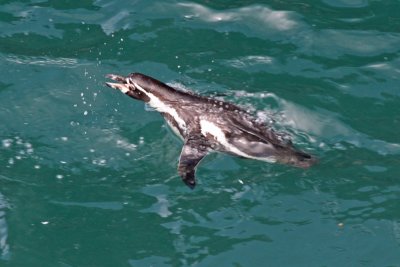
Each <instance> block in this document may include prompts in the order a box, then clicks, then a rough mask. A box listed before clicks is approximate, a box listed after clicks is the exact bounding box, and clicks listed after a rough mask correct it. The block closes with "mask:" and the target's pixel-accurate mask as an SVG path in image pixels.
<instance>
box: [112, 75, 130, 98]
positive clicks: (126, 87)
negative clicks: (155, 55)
mask: <svg viewBox="0 0 400 267" xmlns="http://www.w3.org/2000/svg"><path fill="white" fill-rule="evenodd" d="M106 78H109V79H111V80H113V81H116V82H119V83H109V82H106V85H107V86H108V87H111V88H114V89H116V90H120V91H121V92H123V93H124V94H126V93H127V92H129V91H130V90H132V89H135V88H132V87H133V86H132V85H131V84H128V83H127V81H126V78H125V77H122V76H119V75H115V74H107V75H106Z"/></svg>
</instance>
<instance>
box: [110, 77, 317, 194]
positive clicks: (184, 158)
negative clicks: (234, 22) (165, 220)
mask: <svg viewBox="0 0 400 267" xmlns="http://www.w3.org/2000/svg"><path fill="white" fill-rule="evenodd" d="M106 77H107V78H109V79H111V80H113V81H115V82H106V85H107V86H109V87H111V88H114V89H117V90H119V91H121V92H122V93H124V94H126V95H128V96H130V97H132V98H134V99H137V100H141V101H143V102H145V103H147V104H148V105H150V106H151V107H152V108H153V109H155V110H156V111H158V112H159V113H161V115H162V116H163V117H164V118H165V120H166V122H167V124H168V125H169V126H170V127H171V128H172V130H173V132H174V133H175V134H177V135H178V136H179V137H180V138H181V139H182V140H183V147H182V151H181V154H180V157H179V163H178V173H179V176H180V177H181V178H182V181H183V182H184V183H185V184H186V185H187V186H188V187H189V188H191V189H194V188H195V186H196V179H195V172H196V167H197V165H198V164H199V163H200V161H201V160H202V159H203V158H204V157H205V156H206V155H207V154H209V153H210V152H213V151H217V152H222V153H227V154H230V155H234V156H238V157H241V158H248V159H255V160H261V161H265V162H269V163H275V162H276V163H281V164H288V165H291V166H294V167H300V168H308V167H310V166H311V165H313V164H314V163H315V162H316V161H317V160H316V158H315V157H314V156H311V155H309V154H308V153H305V152H303V151H300V150H298V149H296V148H295V147H294V146H293V144H292V142H291V141H284V140H282V138H280V135H279V134H278V133H276V132H275V131H274V130H273V129H272V128H271V127H269V126H268V125H266V124H265V123H262V122H259V121H258V120H256V119H255V118H254V117H253V116H252V115H251V114H250V113H248V112H246V111H245V110H243V109H242V108H240V107H239V106H237V105H234V104H232V103H229V102H225V101H221V100H217V99H214V98H210V97H204V96H200V95H197V94H195V93H193V92H191V91H183V90H178V89H176V88H173V87H171V86H168V85H167V84H165V83H163V82H161V81H159V80H156V79H155V78H152V77H150V76H147V75H144V74H141V73H131V74H129V75H128V76H126V77H124V76H120V75H115V74H108V75H107V76H106Z"/></svg>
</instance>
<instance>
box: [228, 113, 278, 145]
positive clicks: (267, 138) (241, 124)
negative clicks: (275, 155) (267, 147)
mask: <svg viewBox="0 0 400 267" xmlns="http://www.w3.org/2000/svg"><path fill="white" fill-rule="evenodd" d="M231 123H232V125H233V126H234V127H235V128H236V129H237V130H239V131H242V132H245V133H247V134H248V135H251V136H253V138H254V139H255V140H258V141H260V142H264V143H266V144H271V145H274V146H281V145H282V144H283V143H282V141H281V140H279V139H278V137H277V135H276V134H275V133H274V131H273V130H272V129H267V126H266V125H264V124H259V123H256V122H253V120H250V119H248V118H247V119H240V118H232V119H231Z"/></svg>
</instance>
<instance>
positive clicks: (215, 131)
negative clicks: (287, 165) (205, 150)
mask: <svg viewBox="0 0 400 267" xmlns="http://www.w3.org/2000/svg"><path fill="white" fill-rule="evenodd" d="M200 128H201V134H202V135H204V136H206V135H207V134H209V135H211V136H213V137H214V138H215V140H217V141H218V142H219V143H220V144H221V145H222V146H223V147H224V149H226V150H227V151H230V152H231V153H233V154H236V155H238V156H241V157H245V158H250V159H257V160H263V161H267V162H275V161H276V160H275V159H274V158H272V157H265V158H260V157H255V156H252V155H249V154H247V153H245V152H243V151H241V150H240V149H239V148H237V147H236V146H234V145H232V144H230V143H229V141H228V139H227V138H226V136H225V133H224V132H223V131H222V129H221V128H220V127H218V125H216V124H215V123H213V122H210V121H207V120H200Z"/></svg>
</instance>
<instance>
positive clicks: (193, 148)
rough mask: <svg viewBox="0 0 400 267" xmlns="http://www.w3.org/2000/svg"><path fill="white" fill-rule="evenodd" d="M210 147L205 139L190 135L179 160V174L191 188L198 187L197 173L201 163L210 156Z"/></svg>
mask: <svg viewBox="0 0 400 267" xmlns="http://www.w3.org/2000/svg"><path fill="white" fill-rule="evenodd" d="M208 151H209V145H208V143H207V141H206V140H205V139H204V137H202V136H199V135H188V137H187V138H186V139H185V143H184V145H183V148H182V152H181V155H180V158H179V164H178V173H179V175H180V176H181V177H182V181H183V182H184V183H185V184H186V185H187V186H188V187H189V188H190V189H193V188H194V187H195V186H196V180H195V171H196V166H197V165H198V164H199V162H200V161H201V160H202V159H203V158H204V157H205V156H206V155H207V154H208Z"/></svg>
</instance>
